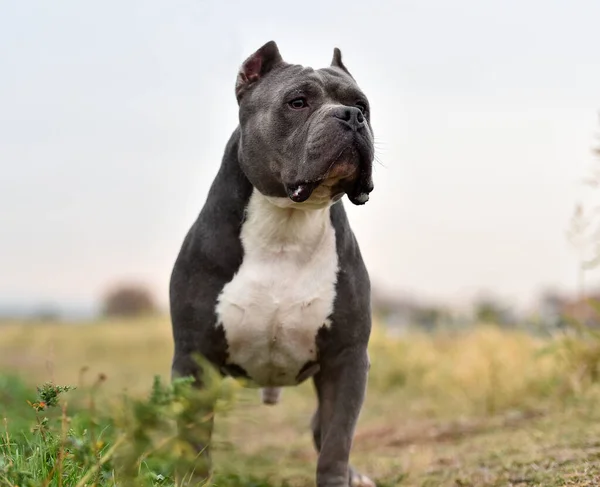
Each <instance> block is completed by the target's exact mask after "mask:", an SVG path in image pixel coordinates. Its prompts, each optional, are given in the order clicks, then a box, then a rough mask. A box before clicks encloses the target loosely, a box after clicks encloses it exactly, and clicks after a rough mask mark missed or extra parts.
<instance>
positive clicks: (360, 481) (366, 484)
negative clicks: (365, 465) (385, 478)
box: [350, 470, 377, 487]
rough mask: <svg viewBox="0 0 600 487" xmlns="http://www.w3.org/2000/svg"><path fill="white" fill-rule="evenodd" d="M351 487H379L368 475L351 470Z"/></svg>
mask: <svg viewBox="0 0 600 487" xmlns="http://www.w3.org/2000/svg"><path fill="white" fill-rule="evenodd" d="M350 487H377V486H376V485H375V482H373V481H372V480H371V479H370V478H369V477H367V476H366V475H362V474H360V473H358V472H356V471H355V470H350Z"/></svg>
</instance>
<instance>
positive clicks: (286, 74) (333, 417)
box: [170, 42, 374, 487]
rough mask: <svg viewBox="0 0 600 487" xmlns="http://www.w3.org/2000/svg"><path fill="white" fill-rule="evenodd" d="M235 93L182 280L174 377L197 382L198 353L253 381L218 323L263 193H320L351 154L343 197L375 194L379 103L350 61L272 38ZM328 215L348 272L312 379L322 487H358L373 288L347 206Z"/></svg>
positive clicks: (177, 287)
mask: <svg viewBox="0 0 600 487" xmlns="http://www.w3.org/2000/svg"><path fill="white" fill-rule="evenodd" d="M235 91H236V96H237V99H238V103H239V126H238V127H237V128H236V129H235V130H234V132H233V134H232V135H231V138H230V140H229V142H228V144H227V147H226V149H225V153H224V156H223V159H222V162H221V167H220V169H219V171H218V174H217V176H216V177H215V179H214V181H213V183H212V186H211V188H210V191H209V193H208V196H207V199H206V202H205V205H204V207H203V208H202V210H201V212H200V214H199V216H198V218H197V219H196V221H195V222H194V223H193V225H192V227H191V228H190V230H189V232H188V234H187V235H186V237H185V239H184V241H183V244H182V247H181V250H180V252H179V255H178V257H177V260H176V262H175V265H174V268H173V272H172V276H171V284H170V308H171V318H172V325H173V337H174V342H175V352H174V357H173V364H172V374H173V377H176V376H188V375H192V376H194V378H195V379H196V385H197V386H198V387H202V370H201V368H200V367H199V366H198V365H197V363H196V362H195V360H194V354H200V355H201V356H203V357H204V358H205V359H207V360H208V361H209V362H210V363H212V364H213V365H214V366H215V367H216V368H217V369H218V370H220V371H221V372H222V373H223V374H224V375H232V376H234V377H235V376H243V375H244V371H243V369H240V368H236V367H235V366H232V365H231V364H227V353H228V352H227V340H226V337H225V333H224V330H223V328H222V327H221V326H219V325H218V324H217V319H216V314H215V305H216V301H217V297H218V295H219V293H220V292H221V290H222V289H223V287H224V286H225V284H227V283H228V282H229V281H231V279H232V278H233V277H234V275H235V273H236V271H237V270H238V269H239V267H240V265H241V263H242V261H243V258H244V254H243V247H242V244H241V241H240V229H241V226H242V223H243V221H244V210H245V207H246V204H247V202H248V200H249V198H250V195H251V193H252V191H253V187H254V188H256V189H258V190H259V191H260V192H262V193H263V194H265V195H267V196H278V197H288V196H289V197H290V198H292V199H293V198H294V194H292V193H293V190H294V188H295V189H297V190H298V191H300V190H302V191H305V192H308V193H309V196H310V192H312V191H313V190H314V189H315V188H316V187H318V186H319V184H320V183H321V182H322V181H323V180H324V178H325V177H326V175H327V174H328V171H330V170H331V168H332V167H333V166H334V165H335V163H336V162H337V161H339V160H340V158H342V156H343V159H344V160H345V161H349V163H351V164H355V165H356V167H357V168H358V170H357V172H356V174H355V175H353V176H352V177H348V178H345V179H342V180H340V182H339V184H338V185H337V186H336V187H335V188H334V189H333V190H332V193H331V197H332V199H333V200H334V201H335V200H338V199H339V198H340V197H341V196H343V194H347V195H348V197H349V199H350V201H351V202H353V203H354V204H362V203H364V202H365V201H366V199H368V194H369V193H370V192H371V191H372V189H373V182H372V179H371V170H372V161H373V155H374V150H373V133H372V129H371V127H370V118H369V115H370V114H369V111H370V110H369V105H368V100H367V98H366V96H365V95H364V94H363V93H362V91H361V90H360V88H359V87H358V85H357V84H356V82H355V80H354V79H353V78H352V77H351V76H350V74H349V72H348V70H347V69H346V67H345V66H344V65H343V64H342V61H341V53H340V52H339V50H338V49H336V50H335V51H334V57H333V61H332V66H330V67H327V68H324V69H319V70H313V69H312V68H307V67H302V66H299V65H293V64H288V63H286V62H284V61H283V60H282V58H281V55H280V54H279V50H278V49H277V46H276V44H275V43H274V42H270V43H267V44H265V45H264V46H263V47H262V48H261V49H259V50H258V51H257V52H256V53H255V54H253V55H252V56H250V57H249V58H248V59H247V60H246V61H245V62H244V64H243V65H242V68H241V69H240V73H239V74H238V78H237V81H236V90H235ZM300 96H305V97H306V99H307V100H308V102H309V104H310V108H309V109H307V110H297V111H296V110H293V109H290V106H289V105H288V103H289V102H290V101H291V100H292V99H294V98H298V97H300ZM357 103H359V105H360V107H359V108H357ZM357 111H360V114H359V113H357ZM363 111H364V113H363ZM361 120H362V121H361ZM303 185H304V186H303ZM298 188H300V189H298ZM303 194H304V193H303ZM329 211H330V218H331V223H332V225H333V227H334V229H335V234H336V250H337V254H338V264H339V272H338V276H337V284H336V300H335V303H334V311H333V314H332V315H331V318H330V319H331V326H330V327H329V328H321V330H320V331H319V333H318V335H317V336H316V337H315V340H316V343H317V349H318V362H319V363H318V366H319V367H317V368H315V369H314V370H318V372H317V373H316V375H314V376H313V381H314V385H315V389H316V392H317V397H318V404H319V406H318V409H317V412H316V413H315V415H314V417H313V422H312V427H313V436H314V439H315V447H316V448H317V450H318V451H319V458H318V463H317V485H318V486H319V487H325V486H327V487H334V486H335V487H347V486H348V485H350V482H351V480H352V478H351V477H352V476H355V475H357V474H354V473H353V471H352V470H351V469H350V467H349V465H348V458H349V455H350V445H351V443H352V437H353V434H354V429H355V426H356V421H357V419H358V416H359V412H360V410H361V407H362V404H363V400H364V395H365V387H366V382H367V372H368V368H369V359H368V355H367V345H368V341H369V336H370V331H371V309H370V282H369V276H368V273H367V270H366V267H365V265H364V262H363V259H362V256H361V253H360V250H359V246H358V243H357V241H356V239H355V236H354V234H353V232H352V230H351V228H350V224H349V222H348V219H347V216H346V212H345V209H344V206H343V202H342V201H338V202H336V203H335V204H333V205H332V206H331V207H330V210H329ZM306 378H307V377H302V379H301V380H305V379H306ZM188 439H190V440H191V441H192V442H194V443H195V444H196V447H197V448H198V451H201V452H202V456H201V458H203V459H204V460H206V462H205V464H204V466H205V467H206V472H205V473H208V470H209V468H210V455H209V448H208V442H209V439H210V431H208V434H207V435H206V436H205V437H203V438H195V437H193V436H191V435H190V434H188ZM356 478H357V477H356Z"/></svg>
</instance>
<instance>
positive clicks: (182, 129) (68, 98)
mask: <svg viewBox="0 0 600 487" xmlns="http://www.w3.org/2000/svg"><path fill="white" fill-rule="evenodd" d="M0 11H1V14H0V73H1V76H0V303H1V302H4V303H11V302H12V303H16V302H20V303H28V302H36V301H39V300H46V301H49V302H56V303H88V304H89V303H95V302H97V300H98V299H100V298H101V297H102V295H103V294H104V293H105V291H106V290H107V289H108V288H109V287H110V286H111V285H113V284H114V283H116V282H120V281H139V282H143V283H144V284H147V285H148V286H150V287H151V289H152V291H153V292H154V293H155V295H156V297H157V299H158V300H159V302H160V303H162V304H165V305H166V303H167V300H168V280H169V274H170V272H171V268H172V265H173V262H174V260H175V257H176V255H177V252H178V250H179V246H180V244H181V241H182V239H183V238H184V236H185V233H186V232H187V230H188V228H189V226H190V225H191V224H192V222H193V220H194V219H195V217H196V215H197V214H198V212H199V211H200V209H201V207H202V205H203V203H204V201H205V198H206V194H207V191H208V188H209V186H210V184H211V182H212V179H213V177H214V175H215V174H216V172H217V170H218V167H219V164H220V160H221V156H222V153H223V149H224V146H225V143H226V141H227V139H228V138H229V136H230V134H231V132H232V131H233V130H234V128H235V127H236V125H237V123H238V122H237V104H236V101H235V96H234V83H235V78H236V74H237V70H238V68H239V66H240V64H241V62H242V61H243V60H244V59H245V58H246V57H247V56H248V55H249V54H251V53H252V52H253V51H255V50H256V49H258V48H259V47H260V46H261V45H263V44H264V43H265V42H267V41H269V40H275V41H276V42H277V44H278V45H279V49H280V52H281V54H282V56H283V58H284V59H285V60H287V61H289V62H293V63H296V64H303V65H308V66H313V67H317V68H318V67H324V66H327V65H328V64H329V63H330V61H331V57H332V53H333V48H334V47H339V48H341V50H342V53H343V59H344V63H345V64H346V66H347V67H348V68H349V70H350V71H351V72H352V73H353V75H354V77H355V78H356V80H357V82H358V83H359V85H360V86H361V88H362V89H363V91H364V92H365V93H366V94H367V96H368V97H369V99H370V102H371V105H372V125H373V128H374V131H375V135H376V139H377V155H378V159H379V160H380V163H377V164H376V167H375V172H374V182H375V191H374V192H373V193H372V195H371V200H370V201H369V203H368V204H367V205H365V206H362V207H353V206H352V205H351V204H350V203H349V202H347V204H346V208H347V211H348V213H349V218H350V221H351V223H352V225H353V228H354V232H355V234H356V236H357V239H358V241H359V243H360V245H361V250H362V253H363V256H364V259H365V262H366V263H367V266H368V268H369V270H370V273H371V278H372V281H373V283H374V286H375V285H376V286H382V287H385V288H387V289H390V290H394V291H397V292H401V293H409V294H411V295H414V296H420V297H423V298H425V299H435V300H444V301H447V302H454V303H459V302H462V301H464V300H465V299H468V298H469V297H470V296H473V295H474V294H477V293H480V292H483V291H487V292H493V293H496V294H498V295H499V296H502V297H503V298H505V299H510V300H513V301H515V302H519V303H523V302H527V301H528V300H531V299H533V297H534V296H535V294H536V293H538V292H539V291H540V290H542V289H545V288H548V287H554V288H559V289H565V290H574V289H575V286H576V284H577V279H576V277H577V260H576V257H575V253H574V252H573V249H572V248H571V247H569V245H568V242H567V240H566V238H565V231H566V229H567V228H568V225H569V218H570V216H571V214H572V212H573V209H574V206H575V204H576V203H577V202H578V201H580V199H581V198H584V197H585V198H587V197H588V196H586V194H587V193H585V190H584V189H583V187H582V185H581V180H582V179H583V178H584V177H586V176H587V175H589V173H590V171H591V170H592V169H593V168H594V162H595V159H594V156H593V155H592V151H591V149H592V148H593V147H594V145H595V144H596V143H597V141H598V138H597V136H598V134H599V133H600V124H598V120H599V119H598V115H599V113H600V51H599V50H598V46H600V29H599V28H598V27H599V24H598V19H600V2H598V1H596V0H588V1H583V0H582V1H577V0H574V1H571V2H560V1H549V2H548V1H546V2H542V1H541V0H529V1H516V0H505V1H488V2H480V1H475V0H457V1H454V2H447V1H446V0H435V1H434V0H418V1H417V0H414V1H396V2H392V1H389V2H384V1H381V2H368V3H366V2H360V1H356V0H346V1H338V0H335V1H334V0H331V1H327V2H324V1H322V0H321V1H312V0H305V1H303V2H294V3H287V2H281V1H253V2H247V1H244V2H242V1H227V2H224V1H222V0H220V1H216V0H215V1H213V0H204V1H203V0H196V1H171V2H159V1H156V0H144V1H141V0H140V1H128V2H116V1H114V0H108V1H103V2H79V1H75V0H71V1H69V0H64V1H61V2H51V3H50V2H46V1H43V0H30V1H28V2H9V1H3V0H0ZM598 162H599V163H600V161H598ZM589 279H590V283H591V284H593V283H594V282H596V281H597V282H598V283H600V278H599V276H597V275H594V273H592V274H591V275H590V277H589Z"/></svg>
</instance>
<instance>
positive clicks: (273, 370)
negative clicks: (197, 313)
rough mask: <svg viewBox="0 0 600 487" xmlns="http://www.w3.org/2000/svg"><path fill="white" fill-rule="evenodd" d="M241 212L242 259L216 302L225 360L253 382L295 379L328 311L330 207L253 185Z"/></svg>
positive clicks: (331, 294) (333, 260)
mask: <svg viewBox="0 0 600 487" xmlns="http://www.w3.org/2000/svg"><path fill="white" fill-rule="evenodd" d="M288 201H289V200H288ZM246 212H247V214H246V220H245V221H244V224H243V226H242V230H241V240H242V245H243V248H244V259H243V262H242V265H241V266H240V268H239V270H238V272H237V273H236V275H235V276H234V277H233V279H232V280H231V282H229V283H228V284H227V285H226V286H225V287H224V288H223V291H222V292H221V294H220V296H219V301H218V304H217V308H216V312H217V317H218V321H219V323H220V324H222V325H223V328H224V330H225V336H226V338H227V343H228V346H229V363H232V364H236V365H238V366H240V367H242V368H243V369H244V370H245V371H246V372H247V373H248V375H249V376H250V377H251V379H252V380H253V381H254V382H255V383H256V385H258V386H261V387H267V386H272V387H273V386H275V387H278V386H287V385H294V384H296V383H297V376H298V373H299V372H300V371H301V369H302V367H303V366H305V365H306V364H307V363H308V362H309V361H312V360H315V359H316V356H317V355H316V352H317V349H316V343H315V338H316V335H317V332H318V330H319V329H320V328H321V327H322V326H323V325H325V326H328V325H329V323H328V320H327V319H328V317H329V316H330V314H331V313H332V311H333V302H334V298H335V282H336V277H337V270H338V259H337V252H336V245H335V231H334V229H333V226H332V225H331V221H330V217H329V209H328V208H320V209H310V210H303V209H299V208H293V207H290V206H289V205H288V203H287V201H286V200H283V199H282V200H273V199H269V198H266V197H265V196H263V195H262V194H261V193H259V192H258V191H256V190H255V191H254V193H253V194H252V196H251V198H250V201H249V203H248V207H247V209H246Z"/></svg>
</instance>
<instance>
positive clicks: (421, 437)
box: [0, 317, 600, 487]
mask: <svg viewBox="0 0 600 487" xmlns="http://www.w3.org/2000/svg"><path fill="white" fill-rule="evenodd" d="M170 333H171V332H170V328H169V324H168V320H167V319H165V318H160V317H157V318H149V319H145V320H138V321H109V322H98V323H94V324H85V325H69V324H37V325H36V324H20V323H9V324H5V325H2V326H0V419H3V418H6V425H5V427H4V429H5V432H4V434H3V435H2V439H0V486H3V485H10V486H19V487H25V486H34V485H35V486H38V485H47V486H65V487H66V486H77V487H83V486H84V485H88V486H91V485H97V486H102V487H104V486H114V485H148V486H150V485H151V486H155V485H166V486H173V485H175V484H176V481H177V480H176V476H175V473H174V472H175V470H177V471H179V472H184V473H185V472H189V471H190V469H191V468H193V460H192V459H191V458H190V457H189V456H188V455H187V454H186V450H185V445H182V444H180V443H179V442H178V441H177V438H176V436H175V433H174V429H173V423H174V422H175V421H176V420H178V419H181V418H182V417H186V415H189V414H193V413H194V412H195V411H197V409H198V406H199V405H200V404H201V403H202V401H206V400H213V399H214V394H215V393H216V390H217V389H219V388H220V389H221V390H224V392H225V394H224V395H223V396H222V397H223V399H222V400H220V401H219V413H218V414H217V417H216V425H215V435H214V445H215V446H214V447H215V452H214V459H215V472H216V473H215V477H214V478H213V484H214V485H219V486H221V485H222V486H233V487H250V486H255V487H270V486H273V487H275V486H281V485H289V486H298V487H304V486H310V485H314V468H315V461H316V454H315V453H314V451H313V448H312V445H311V439H310V432H309V426H308V425H309V419H310V415H311V413H312V411H313V409H314V407H315V399H314V394H313V391H312V388H311V385H310V383H305V384H303V385H302V386H300V387H298V388H291V389H286V390H285V391H284V393H283V397H282V402H281V403H280V404H279V405H277V406H275V407H268V406H264V405H262V404H261V403H260V396H259V393H258V391H256V390H252V389H242V388H241V387H239V386H238V385H237V384H236V383H234V382H232V381H225V382H223V383H215V386H214V388H212V389H211V390H210V391H209V392H207V393H206V394H205V396H204V397H197V396H195V395H193V393H192V392H191V391H190V390H189V389H188V388H187V386H186V384H176V385H175V387H174V388H173V387H172V386H170V385H165V384H168V374H169V366H170V359H171V353H172V343H171V336H170ZM582 333H585V335H582V334H581V333H580V334H568V335H565V336H560V337H556V338H545V339H542V338H539V337H537V338H536V337H533V336H531V335H528V334H526V333H524V332H520V331H506V330H500V329H498V328H496V327H493V326H481V327H477V328H474V329H472V330H469V331H464V332H461V333H451V332H437V333H435V334H420V333H417V332H412V333H409V334H408V335H406V336H403V337H402V338H394V337H391V336H389V335H388V334H386V333H385V332H384V330H383V329H382V328H380V327H376V329H375V330H374V333H373V339H372V342H371V350H370V356H371V362H372V367H371V375H370V382H369V389H368V393H367V401H366V404H365V407H364V409H363V413H362V415H361V419H360V421H359V425H358V429H357V433H356V438H355V443H354V448H353V455H352V460H353V464H354V465H355V466H356V467H358V468H359V469H360V470H362V471H363V472H364V473H366V474H368V475H370V476H372V477H373V478H375V479H376V480H377V482H378V485H380V486H382V487H386V486H389V487H391V486H396V485H399V486H544V487H547V486H549V487H553V486H567V485H574V486H586V485H590V486H591V485H600V439H599V438H600V408H598V407H597V405H598V400H599V399H600V386H598V384H597V380H598V375H599V372H600V369H599V364H600V338H599V337H598V335H597V334H594V333H593V332H589V331H585V332H582ZM155 378H156V379H155ZM48 381H49V383H48V384H46V385H43V384H45V383H46V382H48ZM38 384H42V385H41V386H40V391H36V390H35V385H38ZM56 384H59V385H73V386H76V387H77V388H76V389H75V390H72V391H69V392H63V393H59V394H58V396H59V397H58V399H59V401H58V404H57V405H56V406H54V407H52V406H48V404H47V403H48V401H47V398H48V394H50V395H52V394H53V393H54V392H56V389H55V388H56V386H55V385H56ZM53 391H54V392H53ZM124 393H125V394H124ZM44 394H46V395H45V396H44ZM27 401H29V403H31V405H30V404H28V402H27ZM40 401H41V402H44V403H46V405H45V406H44V407H43V408H41V409H40V407H39V403H40ZM36 409H40V410H39V411H38V410H36ZM45 418H47V419H45Z"/></svg>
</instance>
